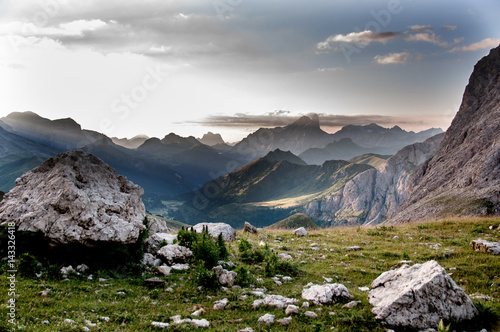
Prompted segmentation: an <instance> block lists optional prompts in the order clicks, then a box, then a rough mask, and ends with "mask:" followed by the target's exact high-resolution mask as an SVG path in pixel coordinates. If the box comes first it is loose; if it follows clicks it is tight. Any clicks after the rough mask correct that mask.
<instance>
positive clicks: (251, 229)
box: [243, 221, 257, 234]
mask: <svg viewBox="0 0 500 332" xmlns="http://www.w3.org/2000/svg"><path fill="white" fill-rule="evenodd" d="M243 232H244V233H252V234H257V227H255V226H253V225H251V224H250V223H249V222H247V221H245V225H244V226H243Z"/></svg>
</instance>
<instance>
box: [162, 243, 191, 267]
mask: <svg viewBox="0 0 500 332" xmlns="http://www.w3.org/2000/svg"><path fill="white" fill-rule="evenodd" d="M158 256H159V257H160V258H162V259H164V260H165V261H166V262H167V263H168V264H173V263H174V262H176V263H188V262H189V260H190V259H191V257H193V252H192V251H191V250H190V249H189V248H186V247H183V246H180V245H178V244H168V245H166V246H164V247H162V248H161V249H160V250H158Z"/></svg>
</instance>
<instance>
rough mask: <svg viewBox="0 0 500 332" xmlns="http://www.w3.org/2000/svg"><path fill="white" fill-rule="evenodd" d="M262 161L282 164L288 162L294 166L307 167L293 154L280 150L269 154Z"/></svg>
mask: <svg viewBox="0 0 500 332" xmlns="http://www.w3.org/2000/svg"><path fill="white" fill-rule="evenodd" d="M262 159H264V160H267V161H269V162H273V163H275V162H282V161H288V162H289V163H292V164H297V165H307V164H306V163H305V162H304V161H303V160H302V159H300V158H299V157H297V156H296V155H294V154H293V153H291V152H290V151H282V150H280V149H276V150H274V151H271V152H269V153H268V154H267V155H266V156H265V157H263V158H262Z"/></svg>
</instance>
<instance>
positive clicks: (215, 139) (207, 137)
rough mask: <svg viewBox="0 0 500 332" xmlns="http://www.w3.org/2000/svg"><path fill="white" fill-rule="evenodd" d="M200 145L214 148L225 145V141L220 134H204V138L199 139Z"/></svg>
mask: <svg viewBox="0 0 500 332" xmlns="http://www.w3.org/2000/svg"><path fill="white" fill-rule="evenodd" d="M197 140H198V141H199V142H200V143H202V144H206V145H210V146H214V145H217V144H224V140H223V139H222V136H221V135H220V134H214V133H212V132H211V131H209V132H208V133H206V134H204V135H203V137H202V138H198V139H197Z"/></svg>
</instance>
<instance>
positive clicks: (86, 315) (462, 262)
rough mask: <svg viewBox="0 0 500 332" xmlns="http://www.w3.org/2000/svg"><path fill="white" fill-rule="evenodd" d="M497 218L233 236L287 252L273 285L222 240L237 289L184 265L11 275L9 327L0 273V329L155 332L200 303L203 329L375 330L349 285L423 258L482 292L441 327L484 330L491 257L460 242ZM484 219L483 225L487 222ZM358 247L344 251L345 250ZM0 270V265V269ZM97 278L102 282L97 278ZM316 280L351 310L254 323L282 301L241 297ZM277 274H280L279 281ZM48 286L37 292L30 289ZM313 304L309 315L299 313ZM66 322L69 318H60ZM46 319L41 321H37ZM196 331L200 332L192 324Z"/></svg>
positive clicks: (496, 310)
mask: <svg viewBox="0 0 500 332" xmlns="http://www.w3.org/2000/svg"><path fill="white" fill-rule="evenodd" d="M499 225H500V219H499V218H482V219H470V218H469V219H450V220H444V221H440V222H427V223H413V224H407V225H401V226H394V227H384V226H378V227H351V228H348V227H342V228H330V229H320V230H314V231H310V232H309V234H308V235H307V236H305V237H301V238H298V237H296V236H292V235H291V232H290V230H274V229H273V230H271V229H269V230H267V229H264V230H262V231H261V232H260V233H259V234H257V235H254V234H243V233H242V232H241V231H238V236H237V238H238V239H246V240H247V241H249V242H250V243H251V244H252V245H253V246H254V248H258V247H259V242H260V241H261V240H260V237H262V236H267V243H268V245H269V247H270V248H271V250H273V251H274V252H276V253H287V254H290V255H291V256H292V257H293V264H295V265H296V266H298V268H299V273H298V274H296V275H293V276H292V281H291V282H282V285H278V283H276V282H275V280H273V279H272V278H271V277H270V276H266V273H265V267H264V264H263V263H257V264H247V263H243V262H241V261H240V259H239V255H240V254H239V251H238V240H237V241H235V242H231V243H227V245H228V247H229V253H230V258H229V260H230V261H232V262H235V263H236V264H237V266H243V267H244V268H246V269H247V270H248V271H249V273H248V278H247V281H246V282H247V283H248V284H247V285H243V286H242V287H241V288H238V287H236V288H234V287H233V288H231V289H219V290H199V289H198V288H197V287H196V285H194V284H193V282H192V280H191V279H192V275H193V274H192V271H179V272H177V271H172V273H171V274H170V275H169V276H167V277H161V278H162V279H164V280H165V281H166V284H165V286H164V287H160V288H154V289H151V288H148V287H147V286H145V285H144V279H146V278H149V277H152V276H154V274H153V273H150V272H145V273H143V275H139V276H136V277H118V276H113V275H109V274H107V273H106V272H105V271H104V272H103V271H93V273H92V274H93V278H92V280H88V279H87V277H86V276H76V275H74V276H71V277H70V278H69V280H66V281H64V280H57V279H54V278H48V277H47V276H46V275H44V276H42V277H41V278H26V277H23V276H22V275H21V274H18V275H17V286H16V292H17V294H18V298H17V312H16V325H15V326H14V327H12V326H11V324H9V323H8V322H7V319H8V318H7V315H6V313H7V310H8V308H7V300H8V294H7V290H8V288H9V285H8V280H7V278H6V276H7V275H6V273H4V274H3V275H2V276H1V278H0V289H1V292H0V298H1V301H0V303H1V304H0V309H1V315H2V319H1V321H0V330H5V331H84V330H89V331H159V330H161V328H158V327H153V326H151V322H153V321H157V322H168V323H171V320H170V317H171V316H175V315H181V317H182V318H183V319H184V318H194V317H191V316H190V315H191V313H193V312H194V311H195V310H199V309H204V311H205V312H204V313H202V314H201V315H200V317H196V318H198V319H202V318H205V319H207V320H208V321H209V322H210V328H209V330H210V331H237V330H239V329H243V328H245V327H252V328H253V330H254V331H331V330H334V331H385V330H386V328H385V327H383V326H382V325H380V323H379V322H377V321H376V320H375V318H374V316H373V314H372V313H371V311H370V310H371V306H370V305H369V303H368V296H367V292H363V291H361V290H359V289H358V287H369V286H370V284H371V282H372V281H373V280H374V279H375V278H377V277H378V276H379V275H380V274H381V273H382V272H384V271H387V270H389V269H391V267H394V266H396V265H397V264H398V263H399V262H400V261H402V260H411V261H413V262H415V263H423V262H426V261H428V260H432V259H433V260H436V261H438V262H439V264H441V266H443V267H444V268H445V269H446V270H447V272H449V274H450V275H451V277H452V278H453V280H455V282H456V283H457V284H458V285H459V286H460V287H462V288H463V289H464V290H465V291H466V293H467V294H469V295H483V296H486V297H489V299H485V298H483V299H473V301H474V304H475V305H476V306H477V307H478V309H479V310H480V312H481V317H480V318H479V319H477V320H476V321H475V322H473V323H472V324H470V325H464V324H460V325H453V324H452V328H451V330H457V331H464V330H467V331H479V330H481V329H482V328H486V329H487V330H488V331H492V330H494V326H495V325H496V322H495V321H496V320H497V318H498V317H499V316H500V302H499V301H498V294H499V291H500V257H498V256H494V255H491V254H487V253H484V252H475V251H473V250H472V249H471V248H470V247H469V243H470V241H471V240H473V239H477V238H483V239H486V240H489V241H499V240H500V229H498V227H499ZM490 226H492V227H490ZM352 246H359V247H360V248H361V249H360V250H356V251H352V250H348V247H352ZM3 271H5V269H3V270H2V272H3ZM99 278H104V279H106V280H104V279H99ZM324 278H332V282H339V283H342V284H344V285H345V286H346V287H347V288H348V289H349V292H350V293H351V294H352V295H353V296H354V300H358V301H361V304H359V305H357V306H356V307H354V308H352V309H347V308H343V307H342V306H343V305H344V304H345V303H346V302H341V303H335V304H330V305H323V306H316V305H314V304H312V303H311V306H310V307H309V308H308V309H306V308H301V313H300V314H298V315H293V319H292V322H291V323H290V324H289V325H287V326H282V325H280V324H278V323H274V324H270V325H263V324H261V323H258V322H257V320H258V318H259V317H260V316H262V315H264V314H266V313H271V314H274V315H275V316H276V319H280V318H284V317H286V315H285V308H283V309H275V308H274V307H262V306H261V307H259V308H257V309H254V308H253V307H252V303H253V301H254V300H257V299H259V298H258V297H256V296H254V295H252V294H251V291H252V290H253V288H252V286H253V287H255V288H263V287H265V288H266V289H267V291H266V294H277V295H283V296H286V297H292V298H296V299H299V300H300V301H299V303H298V305H299V306H301V305H302V302H304V300H302V299H301V292H302V289H303V286H305V285H306V284H308V283H310V282H312V283H316V284H323V283H324V282H325V279H324ZM280 280H282V279H280ZM45 290H50V291H49V292H48V293H47V294H46V296H41V295H39V294H40V292H42V291H45ZM223 298H227V299H228V300H229V303H228V305H227V306H226V308H225V309H224V310H221V311H214V310H212V307H213V305H214V302H215V301H217V300H220V299H223ZM306 310H311V311H314V312H315V313H316V314H317V315H318V317H317V318H309V317H306V316H304V315H303V313H304V312H305V311H306ZM65 319H70V320H71V321H65ZM47 321H48V322H47ZM168 330H169V331H194V330H198V329H197V328H195V327H192V326H190V325H187V324H186V325H173V324H170V327H169V328H168ZM201 330H203V329H201Z"/></svg>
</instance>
